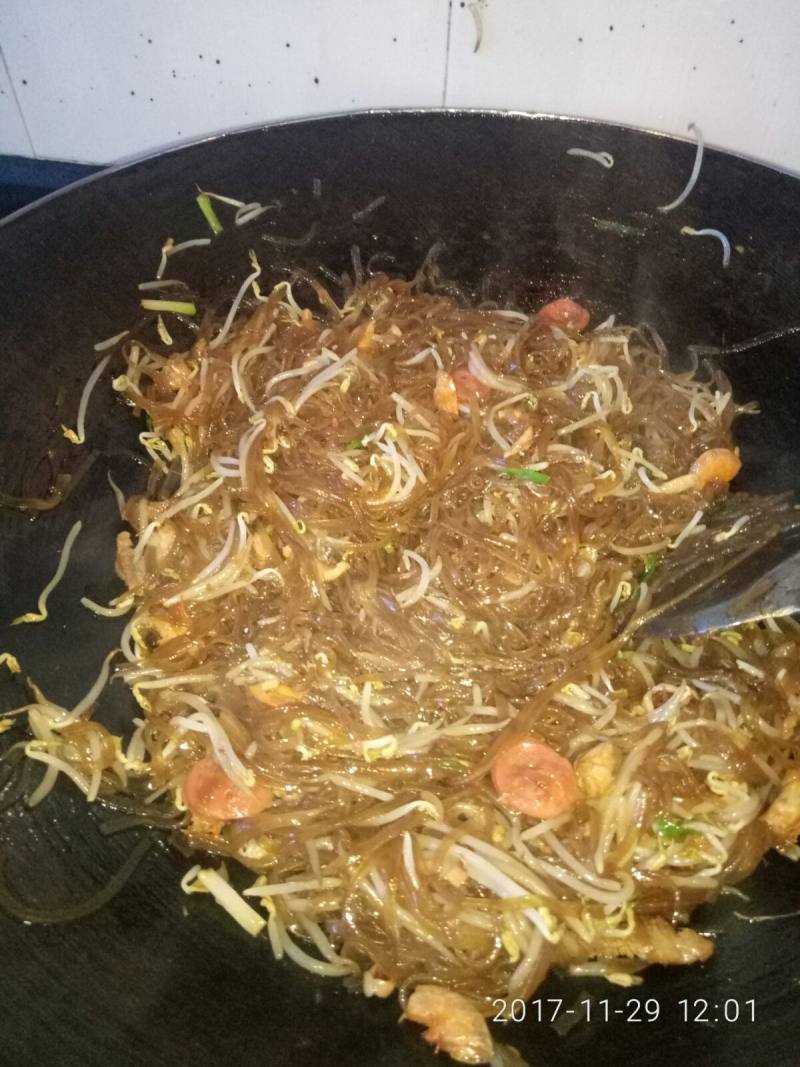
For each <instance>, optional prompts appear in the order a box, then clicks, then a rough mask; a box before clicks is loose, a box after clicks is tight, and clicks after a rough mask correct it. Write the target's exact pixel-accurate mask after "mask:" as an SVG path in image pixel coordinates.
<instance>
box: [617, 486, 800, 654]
mask: <svg viewBox="0 0 800 1067" xmlns="http://www.w3.org/2000/svg"><path fill="white" fill-rule="evenodd" d="M742 519H744V521H743V522H739V520H742ZM703 524H704V525H705V527H706V529H705V530H704V531H703V532H702V533H700V534H697V535H695V536H693V537H688V538H687V539H686V540H685V541H683V542H682V543H681V544H680V545H679V546H678V547H677V548H676V549H673V551H671V552H670V553H669V554H668V556H667V557H666V558H665V560H664V561H663V562H662V563H661V565H660V567H659V569H658V571H657V572H656V574H655V576H654V579H653V581H652V583H651V589H652V598H651V602H650V606H649V608H648V609H647V611H646V612H644V613H643V614H642V615H640V616H638V617H629V618H628V619H627V620H624V625H625V627H626V628H627V630H628V632H634V631H637V632H638V633H640V634H642V635H644V636H648V637H682V636H685V635H686V636H688V635H689V634H701V633H706V632H708V631H710V630H724V629H728V628H729V627H732V626H737V625H740V624H741V623H745V622H754V621H757V620H759V619H765V618H769V617H772V616H780V615H791V614H793V613H795V612H800V507H798V506H797V505H796V504H795V502H794V500H793V498H792V496H791V495H790V494H783V495H780V496H778V495H772V496H756V495H753V494H750V493H733V494H731V496H729V497H727V498H726V499H725V500H724V501H722V502H721V503H720V504H719V505H717V506H715V507H713V508H711V509H710V510H709V511H708V512H707V513H706V515H705V516H704V518H703ZM734 529H735V532H733V533H731V530H734Z"/></svg>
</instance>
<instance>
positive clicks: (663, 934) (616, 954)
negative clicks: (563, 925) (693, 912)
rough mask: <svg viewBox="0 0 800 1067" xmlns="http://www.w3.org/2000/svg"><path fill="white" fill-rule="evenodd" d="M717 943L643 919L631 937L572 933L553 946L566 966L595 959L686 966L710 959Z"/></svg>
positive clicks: (663, 922) (556, 959)
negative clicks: (590, 936)
mask: <svg viewBox="0 0 800 1067" xmlns="http://www.w3.org/2000/svg"><path fill="white" fill-rule="evenodd" d="M713 952H714V943H713V941H711V939H710V938H708V937H703V935H702V934H698V933H697V931H696V930H692V929H690V928H689V927H684V928H683V929H680V930H676V929H675V927H673V926H671V925H670V923H668V922H667V921H666V919H660V918H652V919H639V920H638V921H637V923H636V926H635V928H634V931H633V933H632V934H629V935H628V936H627V937H609V936H608V935H603V934H598V936H597V937H596V938H595V939H594V940H593V941H590V942H586V941H583V940H582V939H581V938H579V937H578V935H577V934H576V933H574V932H573V931H572V930H567V931H565V932H564V936H563V937H562V939H561V941H560V942H559V943H558V944H557V945H555V946H553V957H554V958H553V962H554V963H558V964H561V965H562V966H565V965H567V964H570V963H579V962H585V961H586V960H593V959H635V960H644V961H645V962H646V963H663V964H685V963H697V962H698V961H702V960H707V959H708V958H709V956H711V955H712V953H713Z"/></svg>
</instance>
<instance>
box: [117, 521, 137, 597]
mask: <svg viewBox="0 0 800 1067" xmlns="http://www.w3.org/2000/svg"><path fill="white" fill-rule="evenodd" d="M116 569H117V574H118V575H119V577H120V578H121V579H122V581H123V582H124V583H125V584H126V585H127V587H128V588H129V589H134V588H135V587H136V586H137V585H138V584H139V581H140V576H139V572H138V568H137V566H136V561H135V560H134V558H133V538H132V537H131V534H130V530H123V531H122V532H121V533H118V534H117V567H116Z"/></svg>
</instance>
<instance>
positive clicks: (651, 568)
mask: <svg viewBox="0 0 800 1067" xmlns="http://www.w3.org/2000/svg"><path fill="white" fill-rule="evenodd" d="M657 570H658V557H657V556H645V557H644V574H643V575H642V581H643V582H649V581H650V579H651V578H652V577H653V575H654V574H655V573H656V571H657Z"/></svg>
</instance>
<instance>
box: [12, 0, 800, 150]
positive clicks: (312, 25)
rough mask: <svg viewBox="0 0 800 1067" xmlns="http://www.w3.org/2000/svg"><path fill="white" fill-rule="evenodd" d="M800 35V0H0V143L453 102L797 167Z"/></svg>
mask: <svg viewBox="0 0 800 1067" xmlns="http://www.w3.org/2000/svg"><path fill="white" fill-rule="evenodd" d="M476 11H477V12H479V17H478V20H477V21H479V22H480V23H481V24H482V41H481V45H480V48H479V49H478V51H477V52H475V51H474V46H475V43H476V18H475V14H476ZM798 46H800V2H798V0H548V2H544V0H482V2H480V3H472V4H470V3H467V2H462V0H225V3H224V4H211V3H205V2H193V3H190V2H188V0H183V2H179V0H178V2H173V3H169V4H168V3H164V2H163V0H133V2H131V0H0V47H2V63H0V152H6V153H17V154H20V155H29V156H41V157H50V158H58V159H70V160H80V161H85V162H109V161H111V160H117V159H120V158H124V157H126V156H130V155H136V154H140V153H142V152H146V151H151V150H153V149H155V148H158V147H159V146H163V145H166V144H171V143H175V142H176V141H181V140H185V139H193V138H196V137H198V136H202V135H204V134H207V133H212V132H215V131H218V130H221V129H224V128H228V127H233V126H242V125H248V124H251V123H257V122H262V121H269V120H273V119H280V118H290V117H298V116H302V115H317V114H323V113H327V112H335V111H342V110H349V109H359V108H369V107H408V106H425V107H437V106H442V105H443V104H444V105H447V106H454V107H485V106H490V107H500V108H515V109H520V110H534V111H535V110H539V111H549V112H561V113H568V114H576V115H586V116H591V117H596V118H607V119H614V120H618V121H621V122H628V123H632V124H636V125H642V126H648V127H654V128H658V129H665V130H669V131H672V132H675V133H683V132H685V131H686V127H687V124H688V123H689V122H690V121H696V122H697V123H698V124H699V125H700V126H701V127H702V128H703V130H704V132H705V134H706V137H707V139H708V140H709V141H710V142H711V143H712V144H717V145H721V146H723V147H727V148H732V149H735V150H738V151H740V152H744V153H746V154H749V155H753V156H756V157H758V158H761V159H766V160H769V161H771V162H774V163H777V164H780V165H782V166H785V167H788V168H791V169H794V170H800V123H798V115H799V114H800V63H798V60H797V56H798Z"/></svg>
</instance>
